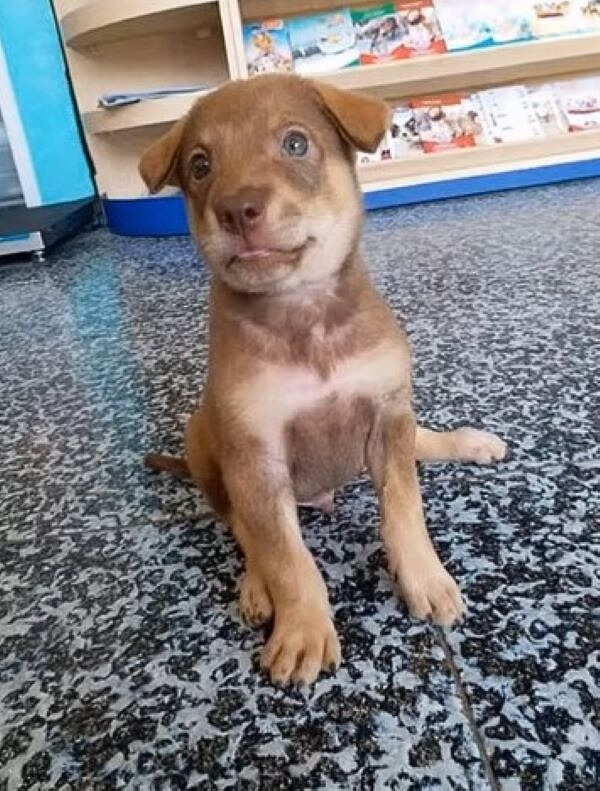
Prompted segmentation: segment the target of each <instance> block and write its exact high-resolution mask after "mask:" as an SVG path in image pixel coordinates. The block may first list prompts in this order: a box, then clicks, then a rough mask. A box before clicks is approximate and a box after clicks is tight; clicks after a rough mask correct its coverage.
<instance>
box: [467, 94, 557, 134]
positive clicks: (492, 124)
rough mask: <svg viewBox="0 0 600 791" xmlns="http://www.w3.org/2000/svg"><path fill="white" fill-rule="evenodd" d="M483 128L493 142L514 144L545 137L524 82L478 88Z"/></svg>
mask: <svg viewBox="0 0 600 791" xmlns="http://www.w3.org/2000/svg"><path fill="white" fill-rule="evenodd" d="M477 101H478V102H479V105H480V107H481V112H482V116H483V123H484V129H485V132H486V133H487V135H488V137H489V139H490V141H491V142H493V143H516V142H520V141H522V140H532V139H534V138H536V137H544V129H543V127H542V124H541V122H540V120H539V118H538V116H537V114H536V112H535V110H534V108H533V105H532V103H531V101H530V96H529V92H528V90H527V88H525V86H524V85H511V86H507V87H503V88H492V89H491V90H488V91H480V92H479V93H478V94H477Z"/></svg>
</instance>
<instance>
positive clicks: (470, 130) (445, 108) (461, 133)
mask: <svg viewBox="0 0 600 791" xmlns="http://www.w3.org/2000/svg"><path fill="white" fill-rule="evenodd" d="M410 106H411V107H412V109H413V112H414V116H415V124H416V131H417V133H418V134H419V137H420V139H421V144H422V146H423V150H424V151H425V153H426V154H430V153H433V152H436V151H446V150H448V149H452V148H472V147H473V146H476V145H478V144H482V143H485V142H486V136H485V130H484V126H483V122H482V119H481V116H480V113H479V110H478V108H477V105H476V103H475V102H474V101H472V99H471V96H470V95H469V94H466V93H460V94H459V93H456V94H443V95H441V96H428V97H427V98H424V99H414V100H413V101H411V103H410Z"/></svg>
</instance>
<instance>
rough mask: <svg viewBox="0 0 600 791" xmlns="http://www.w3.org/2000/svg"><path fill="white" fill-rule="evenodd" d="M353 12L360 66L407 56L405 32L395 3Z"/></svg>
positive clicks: (353, 10)
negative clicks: (404, 47) (404, 49)
mask: <svg viewBox="0 0 600 791" xmlns="http://www.w3.org/2000/svg"><path fill="white" fill-rule="evenodd" d="M351 13H352V23H353V25H354V31H355V33H356V44H357V47H358V51H359V53H360V62H361V63H363V64H369V63H383V62H385V61H389V60H394V59H395V58H403V57H405V55H404V53H403V48H402V42H403V39H404V32H405V30H404V27H401V26H400V22H399V19H398V14H397V13H396V9H395V7H394V4H393V3H384V4H383V5H377V6H369V7H368V8H365V9H360V8H357V9H352V12H351Z"/></svg>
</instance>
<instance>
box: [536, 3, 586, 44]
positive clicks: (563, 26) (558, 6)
mask: <svg viewBox="0 0 600 791" xmlns="http://www.w3.org/2000/svg"><path fill="white" fill-rule="evenodd" d="M532 6H533V8H532V13H531V29H532V31H533V35H534V36H536V37H537V38H546V37H547V36H568V35H573V34H575V33H584V32H586V31H588V30H590V24H591V23H590V19H591V17H593V14H586V13H585V12H584V7H585V6H587V3H586V2H585V1H584V0H532Z"/></svg>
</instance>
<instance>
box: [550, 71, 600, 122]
mask: <svg viewBox="0 0 600 791" xmlns="http://www.w3.org/2000/svg"><path fill="white" fill-rule="evenodd" d="M554 89H555V92H556V98H557V101H558V103H559V106H560V108H561V109H562V111H563V112H564V114H565V116H566V120H567V124H568V129H569V131H570V132H584V131H586V130H589V129H598V128H600V77H587V78H584V79H580V80H568V81H566V82H558V83H556V84H555V86H554Z"/></svg>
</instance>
